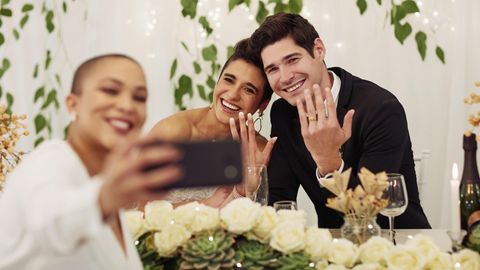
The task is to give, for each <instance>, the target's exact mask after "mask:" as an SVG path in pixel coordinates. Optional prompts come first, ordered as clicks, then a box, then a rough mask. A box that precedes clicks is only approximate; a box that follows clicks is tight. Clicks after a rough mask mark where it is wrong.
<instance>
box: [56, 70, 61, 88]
mask: <svg viewBox="0 0 480 270" xmlns="http://www.w3.org/2000/svg"><path fill="white" fill-rule="evenodd" d="M55 80H56V81H57V83H58V86H59V87H60V88H62V79H61V78H60V75H58V73H55Z"/></svg>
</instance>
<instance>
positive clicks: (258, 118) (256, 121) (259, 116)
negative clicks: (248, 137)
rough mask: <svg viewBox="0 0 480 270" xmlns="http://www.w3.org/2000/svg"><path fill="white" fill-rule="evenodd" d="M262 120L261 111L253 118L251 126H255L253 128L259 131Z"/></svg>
mask: <svg viewBox="0 0 480 270" xmlns="http://www.w3.org/2000/svg"><path fill="white" fill-rule="evenodd" d="M262 121H263V112H259V113H258V117H257V119H255V121H253V126H254V127H255V130H256V131H257V132H258V133H260V131H262ZM257 126H258V128H257Z"/></svg>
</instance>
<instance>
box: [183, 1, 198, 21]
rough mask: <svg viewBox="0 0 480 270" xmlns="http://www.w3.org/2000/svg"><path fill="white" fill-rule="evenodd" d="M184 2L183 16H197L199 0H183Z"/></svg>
mask: <svg viewBox="0 0 480 270" xmlns="http://www.w3.org/2000/svg"><path fill="white" fill-rule="evenodd" d="M180 3H181V4H182V15H183V17H188V16H190V18H192V19H193V18H195V16H196V15H197V3H198V0H181V1H180Z"/></svg>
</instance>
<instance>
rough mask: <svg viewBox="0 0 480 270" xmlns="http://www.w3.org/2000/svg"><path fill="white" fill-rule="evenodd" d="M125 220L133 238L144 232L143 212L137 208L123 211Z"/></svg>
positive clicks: (135, 238)
mask: <svg viewBox="0 0 480 270" xmlns="http://www.w3.org/2000/svg"><path fill="white" fill-rule="evenodd" d="M125 221H126V222H127V228H128V231H129V232H130V234H131V235H132V237H133V239H134V240H137V239H138V238H139V237H140V236H141V235H142V234H143V233H144V232H146V231H147V229H146V228H145V221H144V219H143V212H141V211H137V210H129V211H126V212H125Z"/></svg>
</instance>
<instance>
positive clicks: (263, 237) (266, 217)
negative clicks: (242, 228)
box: [248, 206, 278, 243]
mask: <svg viewBox="0 0 480 270" xmlns="http://www.w3.org/2000/svg"><path fill="white" fill-rule="evenodd" d="M277 223H278V217H277V212H275V209H273V207H270V206H263V207H262V214H261V215H260V217H259V218H258V220H257V223H256V224H255V225H254V226H253V229H252V231H251V232H249V234H248V236H249V237H251V238H253V239H256V240H258V241H260V242H262V243H268V241H270V236H271V234H272V230H273V228H275V226H276V225H277Z"/></svg>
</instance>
